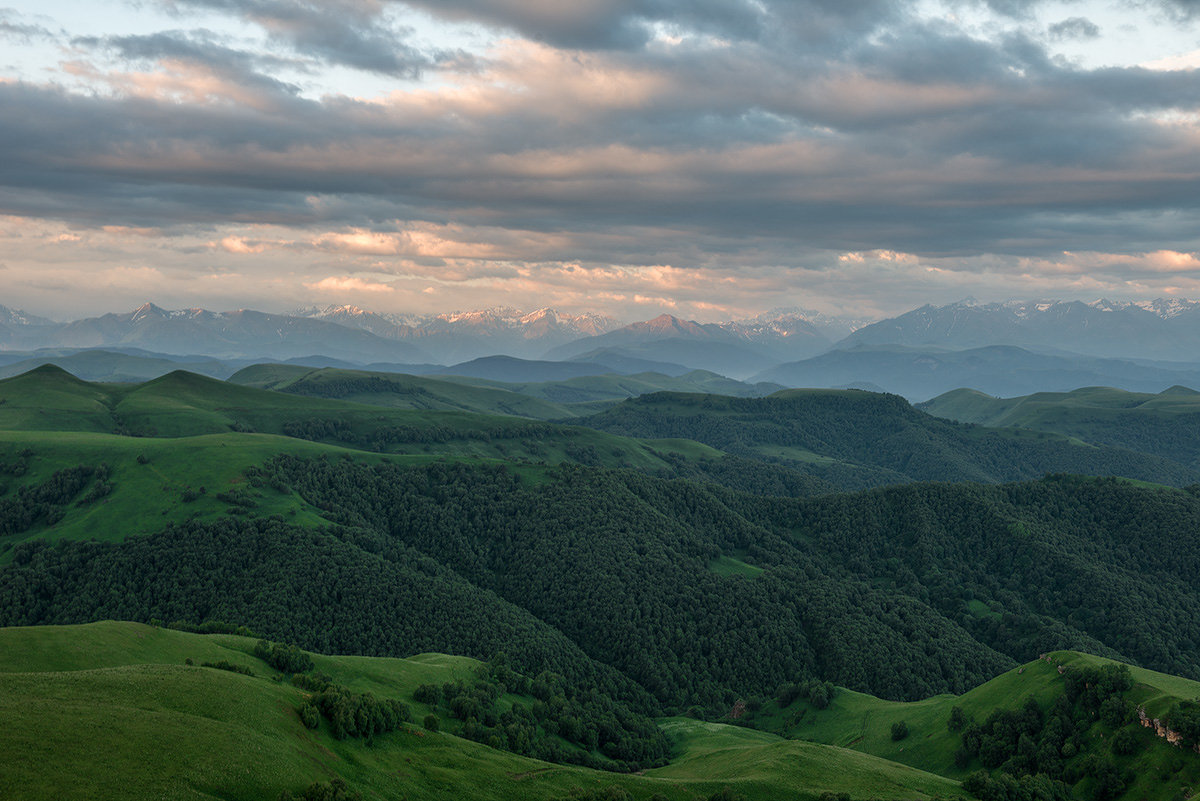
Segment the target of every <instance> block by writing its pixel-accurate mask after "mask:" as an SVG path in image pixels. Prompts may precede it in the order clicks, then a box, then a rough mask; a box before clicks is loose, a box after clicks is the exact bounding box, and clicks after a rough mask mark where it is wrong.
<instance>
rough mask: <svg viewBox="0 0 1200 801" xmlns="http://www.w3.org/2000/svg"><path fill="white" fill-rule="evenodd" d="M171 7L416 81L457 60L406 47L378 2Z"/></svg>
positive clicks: (309, 0)
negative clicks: (234, 19) (220, 15)
mask: <svg viewBox="0 0 1200 801" xmlns="http://www.w3.org/2000/svg"><path fill="white" fill-rule="evenodd" d="M168 2H169V5H171V6H173V7H194V8H205V9H210V10H215V11H224V12H228V13H231V14H235V15H237V16H240V17H243V18H245V19H248V20H251V21H253V22H255V23H257V24H258V25H260V26H262V28H263V29H264V30H266V31H267V33H268V35H270V36H271V37H272V38H273V39H274V40H276V41H277V42H280V43H282V44H284V45H286V46H288V47H290V48H292V49H293V50H295V51H296V52H298V53H303V54H304V55H306V56H310V57H316V58H320V59H323V60H324V61H326V62H328V63H330V64H340V65H344V66H348V67H353V68H355V69H360V70H365V71H367V72H376V73H381V74H385V75H394V76H398V77H406V78H415V77H418V76H420V74H421V73H422V71H423V70H425V69H428V68H429V67H431V66H433V65H434V64H435V63H436V61H438V60H441V59H445V58H449V57H452V56H453V54H427V53H423V52H421V51H420V50H419V49H417V48H415V47H413V46H412V45H410V44H408V43H407V42H406V39H407V38H408V36H409V34H410V33H411V32H410V31H407V30H404V29H394V28H391V27H389V26H388V25H387V24H386V21H385V20H384V17H383V10H384V8H385V6H384V5H383V4H382V3H381V2H376V0H168Z"/></svg>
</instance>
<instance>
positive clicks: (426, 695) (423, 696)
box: [413, 684, 442, 706]
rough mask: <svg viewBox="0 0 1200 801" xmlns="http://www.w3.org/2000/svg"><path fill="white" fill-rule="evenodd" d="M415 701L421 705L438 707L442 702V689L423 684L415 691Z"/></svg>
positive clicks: (434, 685) (433, 685)
mask: <svg viewBox="0 0 1200 801" xmlns="http://www.w3.org/2000/svg"><path fill="white" fill-rule="evenodd" d="M413 700H414V701H416V702H417V703H419V704H429V705H430V706H437V704H438V702H439V701H441V700H442V688H441V687H439V686H437V685H436V684H422V685H420V686H419V687H417V689H416V690H414V691H413Z"/></svg>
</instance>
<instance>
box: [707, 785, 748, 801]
mask: <svg viewBox="0 0 1200 801" xmlns="http://www.w3.org/2000/svg"><path fill="white" fill-rule="evenodd" d="M708 801H746V796H744V795H742V794H741V793H739V792H736V791H734V790H732V789H730V788H728V787H722V788H721V789H720V790H717V791H716V792H715V793H713V794H712V795H710V796H709V797H708Z"/></svg>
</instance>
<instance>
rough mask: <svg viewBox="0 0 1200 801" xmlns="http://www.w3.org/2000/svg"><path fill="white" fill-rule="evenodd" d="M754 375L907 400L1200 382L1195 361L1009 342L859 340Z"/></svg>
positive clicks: (1156, 387) (1155, 389)
mask: <svg viewBox="0 0 1200 801" xmlns="http://www.w3.org/2000/svg"><path fill="white" fill-rule="evenodd" d="M754 380H758V381H773V382H775V383H778V384H783V385H784V386H789V387H844V386H850V385H855V384H860V383H865V382H870V383H872V384H875V385H877V386H879V387H881V388H882V389H883V390H885V391H887V392H894V393H896V394H898V395H903V396H904V397H906V398H910V399H912V400H927V399H929V398H932V397H934V396H936V395H940V394H942V393H945V392H949V391H950V390H953V389H958V388H961V387H967V388H970V389H975V390H979V391H980V392H985V393H987V394H989V395H1002V396H1011V395H1021V394H1026V393H1030V392H1066V391H1069V390H1072V389H1075V388H1077V387H1086V386H1097V385H1103V386H1114V387H1121V388H1123V389H1129V390H1134V391H1140V392H1146V391H1150V392H1159V391H1161V390H1163V389H1166V388H1168V387H1171V386H1173V385H1176V384H1194V385H1196V386H1198V387H1200V365H1196V364H1183V363H1156V362H1132V361H1127V360H1122V359H1099V358H1095V357H1090V356H1079V355H1072V354H1062V353H1056V354H1044V353H1034V352H1031V351H1028V350H1025V349H1024V348H1018V347H1014V346H1008V345H988V346H986V347H978V348H970V349H967V350H945V349H942V348H932V347H908V346H897V345H878V346H874V345H872V346H868V345H856V346H854V347H847V348H839V349H837V350H833V351H830V352H829V353H824V354H822V355H820V356H815V357H813V358H811V359H806V360H804V361H799V362H791V363H789V364H781V365H778V366H775V367H772V368H771V369H769V370H765V371H763V372H762V373H759V374H758V375H756V376H755V377H754Z"/></svg>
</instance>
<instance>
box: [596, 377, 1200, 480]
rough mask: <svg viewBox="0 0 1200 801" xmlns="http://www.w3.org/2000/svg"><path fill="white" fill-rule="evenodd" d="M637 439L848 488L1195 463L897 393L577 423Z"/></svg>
mask: <svg viewBox="0 0 1200 801" xmlns="http://www.w3.org/2000/svg"><path fill="white" fill-rule="evenodd" d="M576 422H578V423H580V424H582V425H588V426H592V427H594V428H597V429H599V430H601V431H606V432H609V433H613V434H621V435H623V436H630V437H653V438H659V437H681V438H686V439H693V440H698V441H700V442H703V443H705V444H707V445H711V446H712V447H714V448H719V449H720V450H723V451H726V452H728V453H731V454H736V455H739V456H746V457H750V458H756V459H763V460H770V461H775V462H779V463H783V464H786V465H788V466H789V467H792V468H793V469H800V470H804V471H805V472H808V473H811V474H812V475H815V476H819V477H821V478H825V479H828V480H830V481H833V482H834V483H836V484H839V485H840V486H844V487H854V486H871V485H879V484H886V483H896V482H899V481H984V482H1000V481H1016V480H1020V479H1025V478H1035V477H1038V476H1041V475H1043V474H1045V473H1048V472H1071V473H1084V474H1089V475H1121V476H1126V477H1130V478H1139V479H1144V480H1148V481H1155V482H1159V483H1164V484H1172V485H1176V486H1179V485H1183V484H1189V483H1192V482H1194V481H1197V480H1198V479H1200V473H1197V472H1196V470H1195V469H1193V468H1191V467H1188V466H1185V465H1183V464H1180V463H1179V462H1176V461H1173V460H1171V459H1168V458H1164V457H1162V456H1155V455H1148V454H1146V453H1141V452H1137V451H1134V450H1127V449H1122V448H1116V447H1087V446H1082V445H1080V444H1078V443H1072V442H1071V441H1069V440H1068V439H1067V438H1066V437H1064V436H1062V435H1059V434H1054V433H1048V432H1030V431H1024V430H1021V429H987V428H981V427H976V426H970V425H961V424H956V423H953V422H950V421H948V420H944V419H941V418H936V417H932V416H930V415H928V414H925V413H923V412H920V411H918V410H916V409H914V408H913V407H912V406H910V405H909V404H908V403H907V402H906V401H905V400H904V399H903V398H900V397H899V396H896V395H885V394H880V393H872V392H863V391H861V390H788V391H784V392H777V393H775V394H773V395H770V396H768V397H766V398H730V397H722V396H716V395H684V394H678V393H669V392H660V393H655V394H652V395H644V396H642V397H640V398H634V399H631V400H628V401H625V402H623V403H620V404H618V405H616V406H614V407H612V408H611V409H607V410H605V411H603V412H600V413H598V414H596V415H593V416H591V417H587V418H583V419H581V420H578V421H576Z"/></svg>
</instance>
